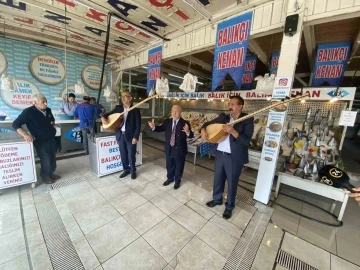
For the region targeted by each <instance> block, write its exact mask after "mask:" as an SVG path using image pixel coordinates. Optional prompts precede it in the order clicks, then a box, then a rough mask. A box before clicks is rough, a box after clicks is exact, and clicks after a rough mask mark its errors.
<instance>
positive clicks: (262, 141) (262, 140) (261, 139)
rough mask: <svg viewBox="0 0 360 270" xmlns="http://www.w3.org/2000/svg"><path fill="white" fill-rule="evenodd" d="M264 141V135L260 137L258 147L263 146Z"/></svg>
mask: <svg viewBox="0 0 360 270" xmlns="http://www.w3.org/2000/svg"><path fill="white" fill-rule="evenodd" d="M264 139H265V136H264V135H261V137H260V140H259V145H263V144H264Z"/></svg>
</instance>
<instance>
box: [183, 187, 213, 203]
mask: <svg viewBox="0 0 360 270" xmlns="http://www.w3.org/2000/svg"><path fill="white" fill-rule="evenodd" d="M183 193H184V194H185V195H186V196H187V197H189V198H191V199H192V200H194V201H196V202H198V203H199V204H202V205H205V204H206V203H207V202H208V201H210V200H211V199H212V194H211V193H210V192H209V191H207V190H205V189H203V188H201V187H199V186H196V185H194V186H193V187H191V188H190V189H188V190H186V191H184V192H183Z"/></svg>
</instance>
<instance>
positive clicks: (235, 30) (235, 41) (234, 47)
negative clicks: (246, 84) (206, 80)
mask: <svg viewBox="0 0 360 270" xmlns="http://www.w3.org/2000/svg"><path fill="white" fill-rule="evenodd" d="M252 15H253V12H252V11H251V12H248V13H246V14H243V15H240V16H238V17H235V18H232V19H229V20H227V21H224V22H221V23H219V24H218V26H217V32H216V44H215V59H214V65H213V76H212V84H211V91H214V90H215V89H216V88H217V87H218V86H219V85H220V82H221V81H222V80H223V79H224V78H225V76H226V75H227V74H229V75H230V76H231V77H232V79H233V80H234V82H235V88H236V89H240V88H241V81H242V74H243V69H244V63H245V57H246V51H247V47H248V41H249V37H250V29H251V21H252Z"/></svg>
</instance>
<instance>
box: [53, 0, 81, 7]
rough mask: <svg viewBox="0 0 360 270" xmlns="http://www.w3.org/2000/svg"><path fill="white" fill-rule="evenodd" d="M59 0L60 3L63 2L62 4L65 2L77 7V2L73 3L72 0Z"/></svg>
mask: <svg viewBox="0 0 360 270" xmlns="http://www.w3.org/2000/svg"><path fill="white" fill-rule="evenodd" d="M56 1H58V2H59V3H62V4H65V5H67V6H70V7H75V6H76V5H75V3H73V2H72V1H68V0H56Z"/></svg>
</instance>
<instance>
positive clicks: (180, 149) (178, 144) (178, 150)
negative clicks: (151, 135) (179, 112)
mask: <svg viewBox="0 0 360 270" xmlns="http://www.w3.org/2000/svg"><path fill="white" fill-rule="evenodd" d="M185 124H187V125H188V126H189V130H190V135H189V137H188V136H186V133H185V132H184V131H182V130H183V128H184V126H185ZM172 125H173V119H172V118H169V119H165V121H164V122H163V123H162V125H160V126H155V129H154V132H163V131H165V154H166V156H169V155H170V149H171V156H172V157H185V156H186V154H187V142H186V139H187V138H193V137H194V133H193V132H192V131H191V126H190V123H189V122H188V121H186V120H184V119H183V118H181V117H180V118H179V121H178V123H177V124H176V130H175V145H174V146H173V147H171V146H170V139H171V134H172Z"/></svg>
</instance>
